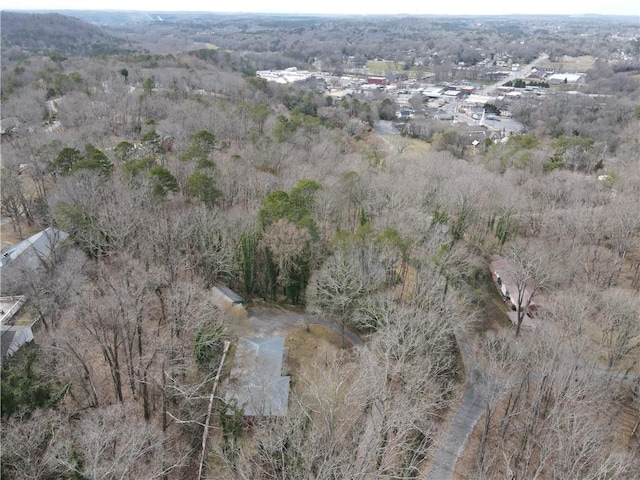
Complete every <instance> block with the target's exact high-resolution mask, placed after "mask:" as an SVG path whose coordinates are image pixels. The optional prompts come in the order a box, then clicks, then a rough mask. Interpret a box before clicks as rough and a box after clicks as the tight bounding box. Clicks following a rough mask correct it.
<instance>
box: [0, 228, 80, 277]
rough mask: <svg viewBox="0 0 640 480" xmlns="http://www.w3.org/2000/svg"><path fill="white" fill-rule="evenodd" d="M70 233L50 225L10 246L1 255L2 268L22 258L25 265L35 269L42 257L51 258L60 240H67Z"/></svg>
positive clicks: (0, 263) (0, 266) (21, 260)
mask: <svg viewBox="0 0 640 480" xmlns="http://www.w3.org/2000/svg"><path fill="white" fill-rule="evenodd" d="M68 237H69V234H68V233H66V232H63V231H61V230H58V229H56V228H53V227H49V228H47V229H46V230H42V231H41V232H38V233H36V234H35V235H32V236H30V237H29V238H27V239H26V240H23V241H21V242H20V243H18V244H16V245H14V246H12V247H9V248H8V249H6V250H5V251H4V252H2V255H1V256H0V268H2V269H3V270H4V267H7V266H9V265H11V264H12V263H14V262H16V260H18V259H20V262H21V263H22V262H24V263H22V264H23V265H24V266H25V267H28V268H31V269H35V268H38V266H39V262H40V259H46V258H49V257H50V256H51V255H52V253H53V252H54V250H55V249H56V248H57V247H58V245H59V244H60V242H62V241H63V240H66V239H67V238H68Z"/></svg>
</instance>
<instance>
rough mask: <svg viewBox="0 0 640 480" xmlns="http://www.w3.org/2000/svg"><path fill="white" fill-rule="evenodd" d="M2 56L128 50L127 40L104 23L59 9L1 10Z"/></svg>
mask: <svg viewBox="0 0 640 480" xmlns="http://www.w3.org/2000/svg"><path fill="white" fill-rule="evenodd" d="M0 23H1V26H2V29H1V32H2V58H3V59H5V58H6V59H11V58H19V57H20V56H23V57H25V56H29V55H33V54H40V55H49V54H57V55H60V56H64V55H102V54H113V53H116V52H121V51H123V50H124V48H125V45H126V42H125V41H124V40H122V39H120V38H118V37H116V36H114V35H110V34H109V33H107V32H106V31H104V30H103V29H101V28H100V27H97V26H95V25H91V24H89V23H86V22H83V21H81V20H79V19H77V18H74V17H70V16H67V15H60V14H58V13H41V14H33V13H19V12H6V11H3V12H1V13H0Z"/></svg>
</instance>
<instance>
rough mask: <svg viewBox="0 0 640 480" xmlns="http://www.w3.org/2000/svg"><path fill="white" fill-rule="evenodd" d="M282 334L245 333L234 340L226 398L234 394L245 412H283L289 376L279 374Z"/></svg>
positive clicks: (270, 413) (266, 414)
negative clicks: (279, 335)
mask: <svg viewBox="0 0 640 480" xmlns="http://www.w3.org/2000/svg"><path fill="white" fill-rule="evenodd" d="M283 353H284V338H282V337H264V338H263V337H245V338H241V339H240V340H239V342H238V348H237V349H236V357H235V360H234V366H233V369H232V370H231V376H230V379H229V389H228V391H227V400H230V399H232V398H235V399H236V400H237V402H238V406H239V407H242V408H243V410H244V415H245V416H283V415H286V414H287V408H288V402H289V382H290V378H289V377H283V376H281V372H282V358H283Z"/></svg>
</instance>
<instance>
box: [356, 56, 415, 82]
mask: <svg viewBox="0 0 640 480" xmlns="http://www.w3.org/2000/svg"><path fill="white" fill-rule="evenodd" d="M367 68H368V69H369V75H374V76H378V77H383V76H385V75H386V74H387V73H392V74H399V73H406V74H407V75H408V76H409V78H415V77H416V72H415V71H414V70H405V69H404V64H403V63H401V62H391V61H385V60H369V61H367Z"/></svg>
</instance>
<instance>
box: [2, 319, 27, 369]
mask: <svg viewBox="0 0 640 480" xmlns="http://www.w3.org/2000/svg"><path fill="white" fill-rule="evenodd" d="M32 341H33V331H32V330H31V327H26V326H18V325H12V326H6V325H3V326H2V327H1V330H0V343H1V346H2V359H3V360H4V359H5V358H6V357H9V356H11V355H13V354H14V353H16V351H17V350H18V349H19V348H20V347H21V346H22V345H24V344H25V343H29V342H32Z"/></svg>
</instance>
